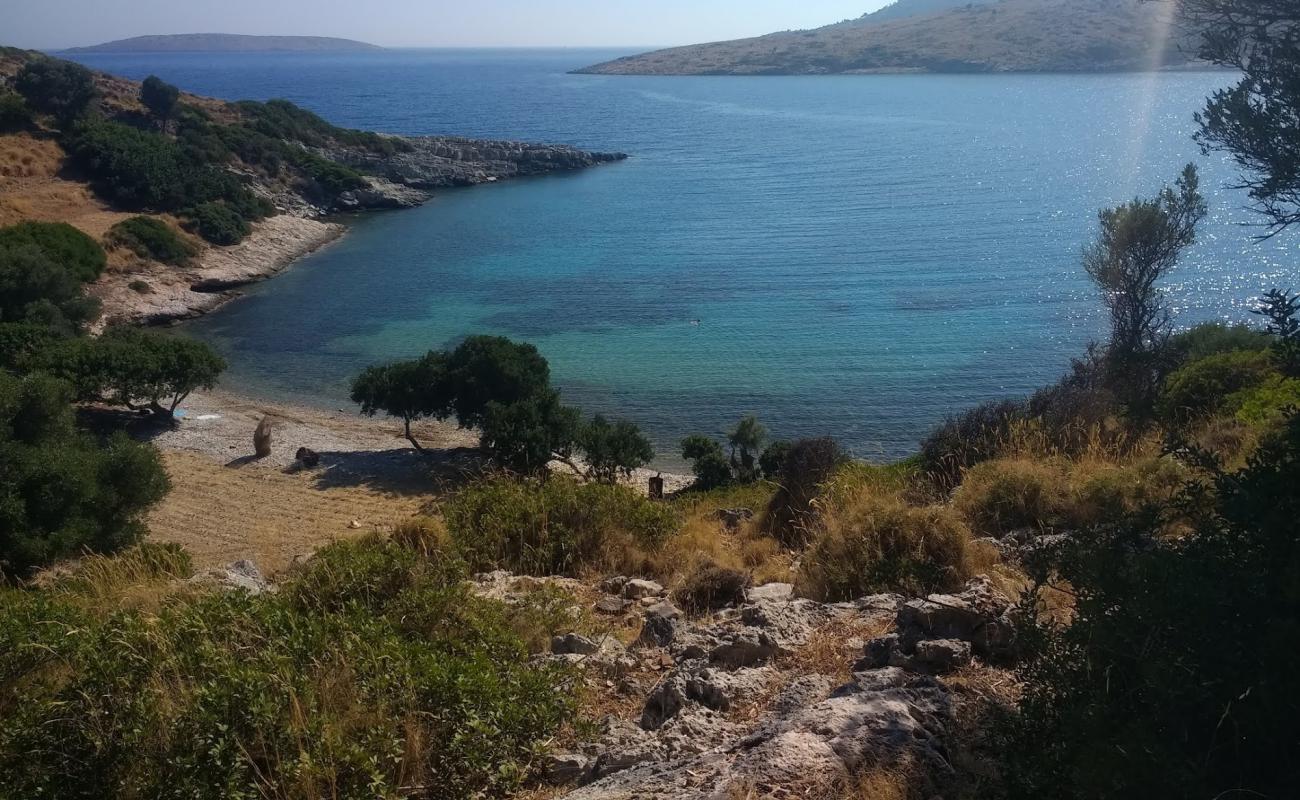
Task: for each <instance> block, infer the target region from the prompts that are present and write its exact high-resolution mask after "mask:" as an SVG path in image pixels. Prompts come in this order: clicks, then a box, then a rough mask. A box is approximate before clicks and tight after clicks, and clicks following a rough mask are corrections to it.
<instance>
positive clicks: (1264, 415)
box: [1223, 375, 1300, 428]
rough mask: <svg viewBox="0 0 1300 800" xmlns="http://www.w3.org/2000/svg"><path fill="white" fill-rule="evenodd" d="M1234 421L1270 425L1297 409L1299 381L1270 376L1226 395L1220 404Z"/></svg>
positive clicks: (1262, 425) (1261, 426) (1259, 425)
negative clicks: (1258, 382) (1234, 418)
mask: <svg viewBox="0 0 1300 800" xmlns="http://www.w3.org/2000/svg"><path fill="white" fill-rule="evenodd" d="M1223 405H1224V407H1225V409H1226V410H1229V411H1231V412H1232V413H1233V415H1234V416H1235V417H1236V419H1237V420H1239V421H1240V422H1243V423H1245V424H1246V425H1250V426H1251V427H1254V428H1271V427H1274V426H1276V425H1278V424H1280V423H1281V422H1282V421H1283V420H1284V419H1285V418H1286V412H1287V410H1288V409H1295V408H1300V380H1297V379H1296V378H1284V377H1282V376H1281V375H1272V376H1269V377H1268V378H1266V379H1265V380H1264V381H1263V382H1262V383H1260V384H1258V385H1256V386H1252V387H1250V388H1249V389H1242V390H1240V391H1237V392H1234V393H1233V394H1231V395H1229V396H1228V397H1227V398H1226V399H1225V400H1224V403H1223Z"/></svg>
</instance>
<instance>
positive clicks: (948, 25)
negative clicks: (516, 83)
mask: <svg viewBox="0 0 1300 800" xmlns="http://www.w3.org/2000/svg"><path fill="white" fill-rule="evenodd" d="M1174 14H1175V9H1174V7H1173V5H1172V4H1169V3H1153V2H1144V0H1000V2H998V1H989V2H970V0H898V2H896V3H893V4H891V5H889V6H886V7H885V8H882V9H880V10H879V11H877V12H875V13H872V14H867V15H865V16H863V17H860V18H858V19H854V20H848V21H845V22H840V23H837V24H834V25H827V26H825V27H822V28H817V29H814V30H807V31H784V32H781V33H773V34H768V35H766V36H759V37H755V38H752V39H737V40H734V41H728V42H714V43H711V44H698V45H691V46H687V47H675V48H671V49H668V50H658V51H655V52H652V53H645V54H642V55H635V56H628V57H626V58H620V59H617V60H615V61H609V62H606V63H603V64H597V65H595V66H591V67H587V68H585V69H581V70H577V72H579V73H586V74H599V75H837V74H838V75H844V74H862V73H875V72H1117V71H1147V70H1159V69H1171V68H1179V67H1187V66H1192V65H1194V62H1193V60H1192V57H1191V56H1190V55H1189V52H1190V50H1191V48H1187V47H1184V46H1183V44H1184V43H1183V42H1182V41H1181V40H1180V34H1179V33H1178V30H1179V28H1178V26H1177V25H1176V23H1175V21H1174V19H1173V16H1174Z"/></svg>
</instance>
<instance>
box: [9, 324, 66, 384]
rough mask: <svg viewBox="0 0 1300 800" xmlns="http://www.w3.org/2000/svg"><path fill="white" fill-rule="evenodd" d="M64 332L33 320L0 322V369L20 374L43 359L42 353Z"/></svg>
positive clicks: (58, 339) (58, 340) (62, 336)
mask: <svg viewBox="0 0 1300 800" xmlns="http://www.w3.org/2000/svg"><path fill="white" fill-rule="evenodd" d="M63 338H64V334H63V333H62V332H60V331H59V330H58V329H57V328H51V327H50V326H48V325H43V324H40V323H35V322H0V370H8V371H10V372H13V373H16V374H19V375H22V374H25V373H27V372H29V371H31V370H32V369H34V368H35V367H36V366H37V365H38V364H40V363H41V362H42V361H43V360H44V353H45V351H46V350H48V349H49V348H50V347H53V346H54V345H56V344H58V343H59V342H60V341H62V340H63Z"/></svg>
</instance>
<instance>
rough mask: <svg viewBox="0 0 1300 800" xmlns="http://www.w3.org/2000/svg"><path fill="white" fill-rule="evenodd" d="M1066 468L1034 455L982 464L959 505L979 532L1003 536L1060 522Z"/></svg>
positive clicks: (959, 492) (957, 498)
mask: <svg viewBox="0 0 1300 800" xmlns="http://www.w3.org/2000/svg"><path fill="white" fill-rule="evenodd" d="M1066 485H1067V480H1066V475H1065V471H1064V470H1063V469H1061V468H1060V467H1058V466H1057V465H1055V464H1052V463H1050V462H1043V461H1033V460H1029V459H1000V460H998V461H986V462H984V463H982V464H977V465H976V466H974V467H972V468H971V470H970V471H969V472H967V473H966V480H964V481H962V485H961V488H959V489H958V490H957V493H956V494H955V495H953V500H952V505H953V508H954V509H955V510H956V511H957V512H958V513H959V514H961V515H962V517H963V518H965V519H966V521H967V522H968V523H969V524H970V526H971V528H972V529H973V530H975V531H976V532H978V533H980V534H984V535H988V536H1002V535H1005V534H1007V533H1010V532H1012V531H1015V530H1020V529H1022V528H1033V529H1043V528H1049V527H1051V526H1053V525H1056V524H1057V523H1058V522H1059V521H1060V516H1061V513H1062V511H1063V510H1064V509H1065V507H1066Z"/></svg>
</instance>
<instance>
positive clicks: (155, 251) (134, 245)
mask: <svg viewBox="0 0 1300 800" xmlns="http://www.w3.org/2000/svg"><path fill="white" fill-rule="evenodd" d="M108 239H109V241H110V242H112V243H113V244H116V245H119V246H121V247H125V248H127V249H128V250H130V251H131V252H133V253H135V254H136V255H138V256H140V257H141V258H151V259H153V260H154V261H161V262H162V263H164V264H175V265H184V264H187V263H188V262H189V260H190V259H191V258H193V257H194V255H195V253H196V252H197V251H196V249H195V247H194V246H193V245H192V244H190V243H189V242H187V241H185V239H184V237H182V236H181V235H180V234H179V233H177V232H176V231H175V230H173V229H172V227H171V226H170V225H168V224H167V223H166V222H163V221H162V220H160V219H158V218H157V217H131V218H130V219H124V220H122V221H121V222H119V223H117V224H116V225H114V226H113V227H112V228H109V230H108Z"/></svg>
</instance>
